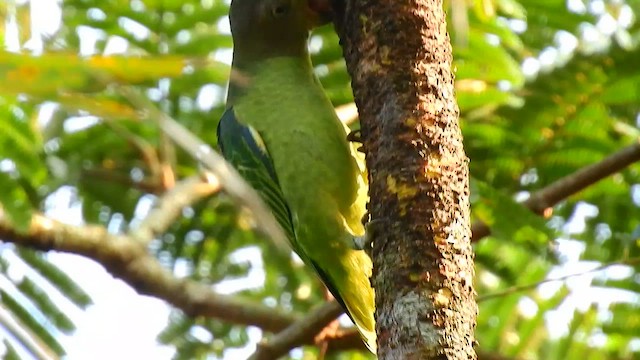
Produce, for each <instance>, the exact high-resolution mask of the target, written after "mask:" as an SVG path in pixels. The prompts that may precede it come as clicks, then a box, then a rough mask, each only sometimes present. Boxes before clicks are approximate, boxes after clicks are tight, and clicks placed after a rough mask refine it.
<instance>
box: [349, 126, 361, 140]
mask: <svg viewBox="0 0 640 360" xmlns="http://www.w3.org/2000/svg"><path fill="white" fill-rule="evenodd" d="M347 140H348V141H350V142H357V143H362V132H361V131H360V129H358V130H352V131H351V132H350V133H349V134H347Z"/></svg>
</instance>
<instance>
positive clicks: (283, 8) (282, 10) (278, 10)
mask: <svg viewBox="0 0 640 360" xmlns="http://www.w3.org/2000/svg"><path fill="white" fill-rule="evenodd" d="M290 9H291V6H289V4H279V5H276V6H275V7H274V8H273V10H272V13H273V17H276V18H278V17H281V16H284V15H286V14H287V13H288V12H289V10H290Z"/></svg>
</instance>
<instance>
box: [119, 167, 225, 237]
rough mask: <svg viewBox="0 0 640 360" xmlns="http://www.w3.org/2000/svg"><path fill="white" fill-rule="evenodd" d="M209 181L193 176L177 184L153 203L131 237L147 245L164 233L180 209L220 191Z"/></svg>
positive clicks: (213, 180)
mask: <svg viewBox="0 0 640 360" xmlns="http://www.w3.org/2000/svg"><path fill="white" fill-rule="evenodd" d="M209 178H210V180H209V181H206V182H205V181H203V180H202V178H201V177H199V176H194V177H191V178H188V179H185V180H182V181H180V182H178V183H177V184H176V185H175V186H174V187H173V188H172V189H171V190H169V191H168V192H166V193H164V194H163V195H162V196H161V197H160V198H158V200H157V201H156V202H155V204H154V207H153V209H151V211H150V212H149V214H148V215H147V217H146V218H145V219H144V220H143V221H142V222H141V223H140V225H138V227H137V228H136V229H135V230H133V231H132V232H131V233H130V234H131V237H133V238H135V239H137V240H138V241H141V242H142V243H143V244H148V243H149V241H151V240H153V238H155V237H156V236H157V235H158V234H161V233H163V232H165V231H166V230H167V229H168V228H169V227H170V226H171V224H173V223H174V222H175V220H176V219H177V218H178V217H179V216H180V215H181V214H182V209H183V208H184V207H187V206H189V205H191V204H193V203H195V202H196V201H198V200H199V199H202V198H204V197H207V196H209V195H211V194H213V193H215V192H216V191H218V190H219V189H220V183H218V181H217V179H216V178H215V177H213V176H211V177H209Z"/></svg>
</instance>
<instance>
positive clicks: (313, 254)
mask: <svg viewBox="0 0 640 360" xmlns="http://www.w3.org/2000/svg"><path fill="white" fill-rule="evenodd" d="M313 16H314V14H313V13H312V12H311V11H310V10H309V9H308V7H307V3H306V1H305V0H233V1H232V4H231V13H230V20H231V30H232V34H233V39H234V58H233V70H232V75H231V81H230V85H229V95H228V98H227V112H226V113H225V115H224V116H223V119H222V120H221V122H220V125H219V128H218V136H219V143H220V145H221V147H222V151H223V154H224V155H225V157H226V158H227V159H228V160H229V161H230V162H232V163H233V164H234V166H236V168H238V170H239V171H240V173H241V174H242V175H243V177H245V179H247V181H248V182H249V183H250V184H251V185H252V186H254V187H255V188H256V189H257V190H258V191H259V192H260V194H261V195H262V196H263V198H264V199H265V202H266V203H267V204H268V205H269V206H270V207H271V209H272V210H273V212H274V215H275V216H276V218H277V220H278V221H279V223H280V225H281V226H282V227H283V229H284V230H285V232H286V233H287V234H288V236H289V240H290V242H291V245H292V248H293V249H294V250H295V251H296V253H298V255H299V256H300V257H301V258H302V260H303V261H304V262H305V263H306V264H307V265H309V266H311V267H313V268H314V269H315V270H316V272H317V273H318V274H319V276H320V277H321V278H322V280H323V281H324V283H325V284H326V285H327V287H328V288H329V289H330V290H331V292H332V293H333V295H334V296H335V297H336V299H338V301H339V302H340V303H341V304H342V305H343V307H345V309H346V310H347V313H348V314H349V316H350V317H351V319H352V320H353V321H354V322H355V323H356V325H357V326H358V328H359V330H360V332H361V334H362V335H363V338H364V340H365V342H366V343H367V346H368V347H369V348H370V349H371V350H372V351H375V325H374V318H373V316H374V315H373V314H374V295H373V289H372V288H371V286H370V282H369V277H370V276H371V260H370V258H369V257H368V256H367V255H366V253H365V252H364V251H361V250H354V249H353V237H354V236H362V235H364V227H363V225H362V223H361V218H362V216H363V215H364V214H365V207H366V202H367V186H366V176H365V175H364V169H363V167H362V164H361V163H358V162H357V161H356V158H355V157H358V156H359V154H358V153H357V152H356V151H355V149H354V147H353V146H352V145H351V144H349V143H348V142H347V140H346V134H347V133H346V129H345V127H344V125H343V124H342V123H341V122H340V121H339V119H338V118H337V116H336V114H335V111H334V109H333V106H332V105H331V103H330V101H329V100H328V99H327V97H326V95H325V94H324V91H323V89H322V87H321V86H320V83H319V81H318V79H317V78H316V77H315V75H314V74H313V68H312V65H311V61H310V59H309V55H308V52H307V39H308V34H309V29H310V28H311V26H313V23H312V19H313Z"/></svg>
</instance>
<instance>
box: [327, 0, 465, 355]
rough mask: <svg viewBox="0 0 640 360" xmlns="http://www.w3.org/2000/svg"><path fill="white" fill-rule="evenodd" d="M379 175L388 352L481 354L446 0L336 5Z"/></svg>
mask: <svg viewBox="0 0 640 360" xmlns="http://www.w3.org/2000/svg"><path fill="white" fill-rule="evenodd" d="M334 11H335V14H336V16H335V22H336V28H337V29H338V33H339V35H340V38H341V41H342V45H343V50H344V54H345V58H346V61H347V68H348V70H349V73H350V75H351V78H352V87H353V91H354V96H355V101H356V104H357V106H358V109H359V112H360V122H361V128H362V131H361V134H362V139H363V147H364V151H365V153H366V155H367V166H368V169H369V180H370V196H371V202H370V209H369V211H370V214H371V218H372V219H373V220H374V221H375V223H374V224H375V227H374V229H375V230H376V231H375V234H374V236H373V240H374V244H373V263H374V274H373V278H372V284H373V286H374V287H375V290H376V330H377V333H378V356H379V358H380V359H475V358H476V354H475V351H474V348H473V346H474V343H475V340H474V329H475V324H476V313H477V305H476V302H475V299H474V296H475V292H474V290H473V277H474V268H473V253H472V249H471V241H470V239H471V229H470V220H469V187H468V159H467V157H466V155H465V153H464V150H463V146H462V135H461V132H460V128H459V126H458V107H457V104H456V101H455V98H454V88H453V75H452V71H451V61H452V54H451V44H450V40H449V36H448V34H447V31H446V20H445V15H444V11H443V8H442V1H441V0H397V1H383V0H348V1H346V3H345V2H340V3H334Z"/></svg>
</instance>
